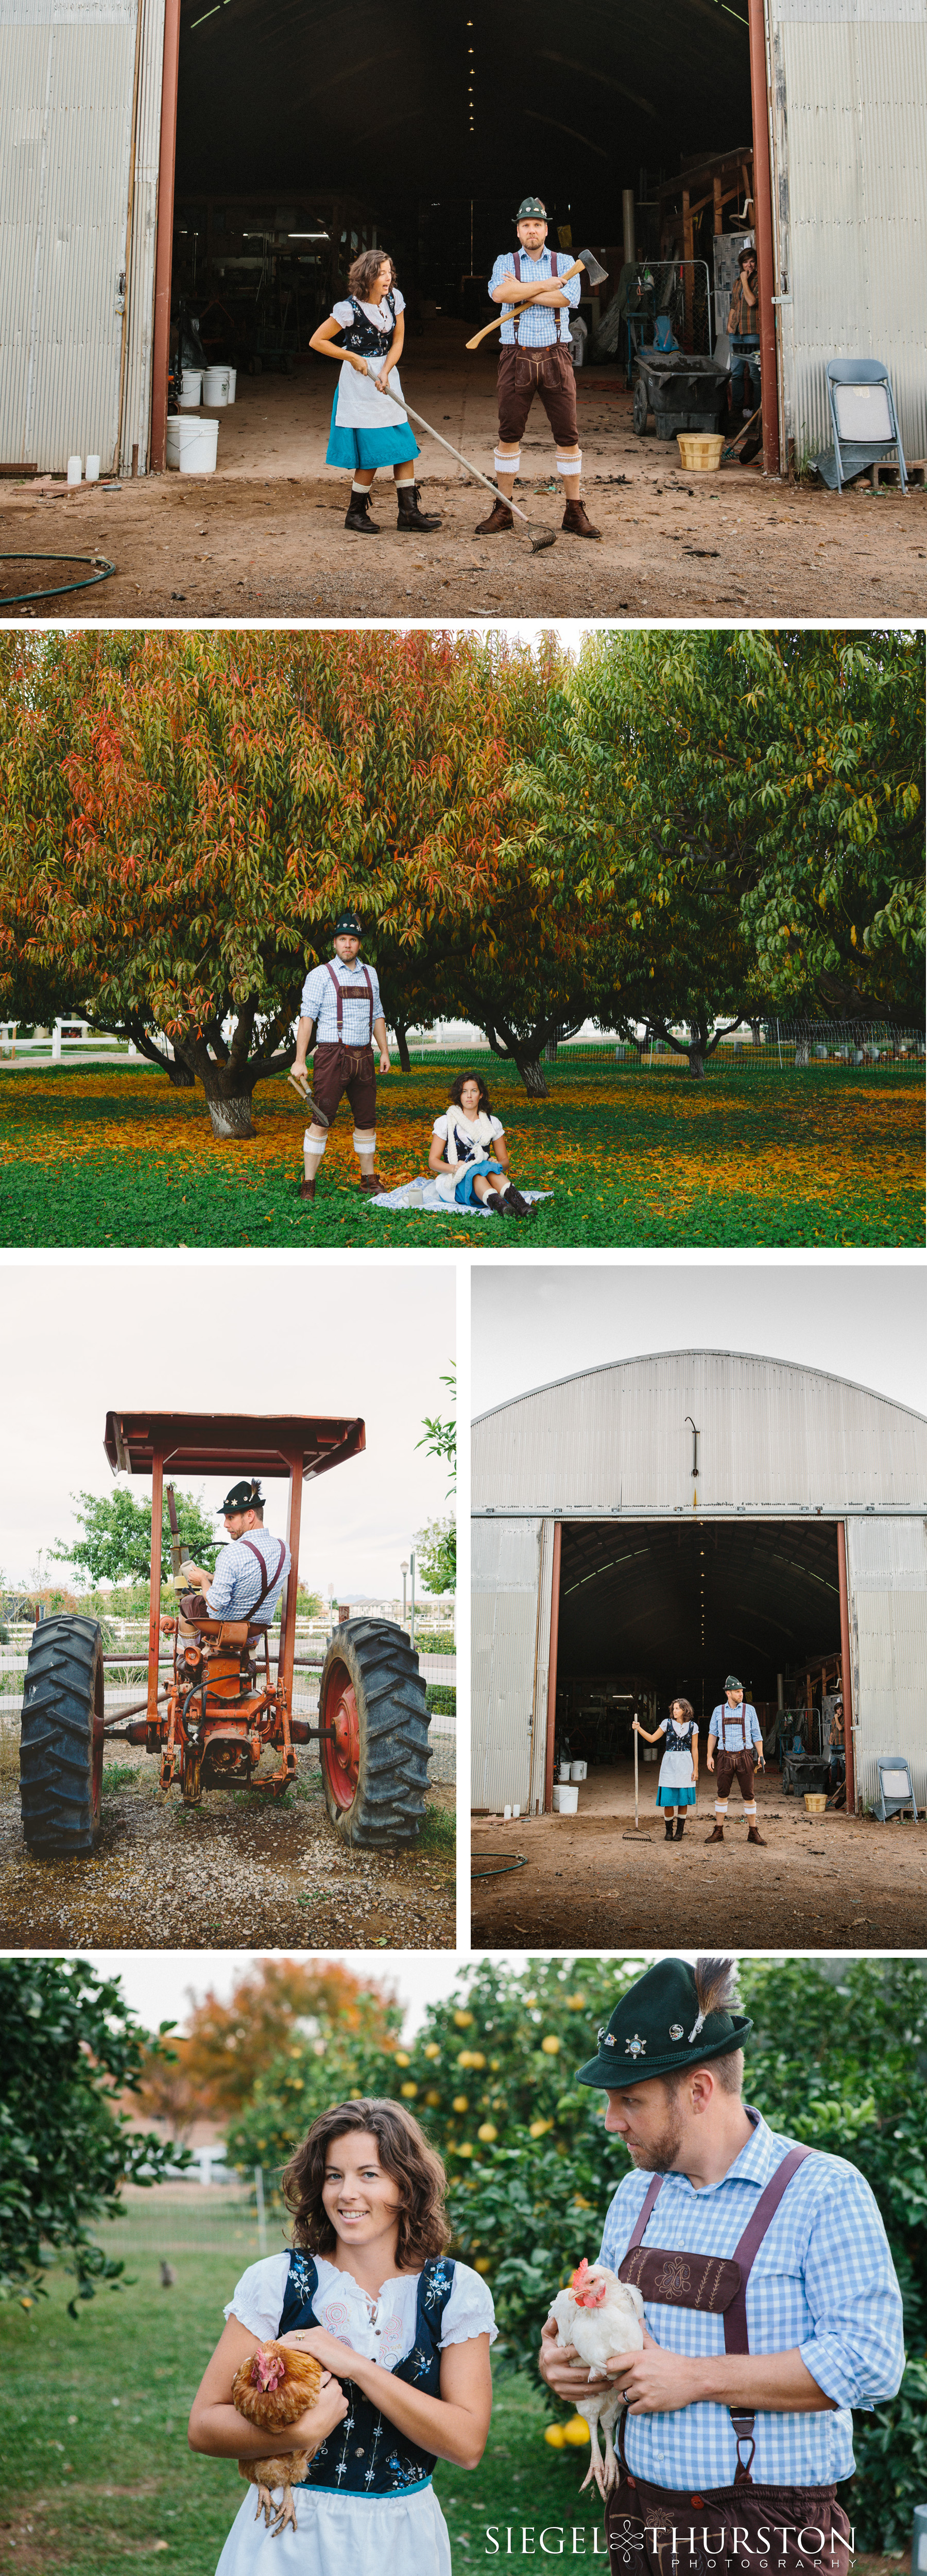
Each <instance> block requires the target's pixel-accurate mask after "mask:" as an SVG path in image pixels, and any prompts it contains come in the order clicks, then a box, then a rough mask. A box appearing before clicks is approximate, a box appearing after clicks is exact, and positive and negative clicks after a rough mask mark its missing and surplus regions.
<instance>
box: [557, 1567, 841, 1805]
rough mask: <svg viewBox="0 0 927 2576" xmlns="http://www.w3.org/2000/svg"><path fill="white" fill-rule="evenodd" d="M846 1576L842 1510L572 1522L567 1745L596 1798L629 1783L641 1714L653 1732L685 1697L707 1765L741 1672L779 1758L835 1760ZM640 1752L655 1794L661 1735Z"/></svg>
mask: <svg viewBox="0 0 927 2576" xmlns="http://www.w3.org/2000/svg"><path fill="white" fill-rule="evenodd" d="M840 1586H841V1554H840V1549H839V1545H838V1526H837V1523H836V1522H834V1521H825V1520H817V1519H816V1520H815V1521H814V1522H813V1523H808V1522H806V1521H804V1520H802V1521H796V1520H783V1521H779V1520H776V1521H773V1520H762V1521H758V1520H748V1519H747V1518H746V1516H745V1517H744V1518H743V1519H742V1520H741V1519H738V1520H737V1521H734V1522H732V1521H730V1520H723V1521H721V1520H718V1521H712V1520H696V1519H695V1518H694V1517H693V1519H692V1521H691V1522H688V1521H687V1522H685V1523H680V1522H679V1521H678V1520H674V1521H656V1520H654V1521H623V1522H621V1523H620V1525H619V1526H617V1527H615V1526H614V1525H611V1526H610V1525H608V1524H603V1523H602V1522H601V1521H569V1522H564V1523H563V1524H562V1531H561V1547H560V1586H559V1615H558V1622H557V1673H556V1737H557V1746H556V1755H557V1758H558V1759H559V1757H560V1754H561V1748H562V1747H564V1746H566V1747H568V1750H569V1756H570V1758H571V1759H572V1760H574V1761H575V1760H583V1761H585V1762H586V1764H587V1766H588V1785H587V1788H586V1790H585V1791H584V1793H583V1802H584V1805H585V1806H586V1807H589V1806H597V1805H599V1806H602V1807H603V1808H608V1807H609V1806H611V1805H614V1804H615V1803H616V1802H617V1800H618V1798H619V1796H622V1797H623V1796H625V1795H626V1792H627V1787H628V1782H629V1779H630V1778H631V1777H632V1775H633V1760H634V1738H633V1732H632V1719H633V1715H634V1712H635V1710H637V1712H638V1713H639V1716H640V1721H641V1725H642V1727H646V1728H647V1730H648V1731H649V1732H653V1730H654V1728H655V1727H656V1725H657V1723H658V1720H659V1719H662V1718H664V1717H665V1716H666V1715H667V1712H668V1706H669V1702H670V1699H671V1698H672V1697H676V1696H679V1697H683V1698H685V1699H688V1700H689V1701H690V1702H691V1705H692V1708H693V1710H694V1712H695V1716H696V1719H697V1722H698V1726H699V1735H700V1748H701V1769H702V1774H703V1775H704V1759H705V1745H706V1738H707V1732H708V1721H709V1719H710V1717H711V1712H712V1709H713V1708H714V1707H715V1706H716V1705H717V1704H718V1702H719V1701H720V1700H721V1699H722V1698H723V1696H724V1681H725V1676H726V1675H727V1673H728V1672H736V1673H737V1675H738V1677H739V1679H740V1680H741V1681H742V1683H743V1686H744V1692H745V1696H746V1698H747V1699H748V1700H751V1701H752V1702H753V1704H754V1706H755V1708H756V1710H757V1715H758V1717H759V1721H760V1725H761V1727H762V1730H763V1738H764V1745H765V1748H766V1756H767V1762H768V1763H769V1765H770V1766H773V1765H775V1764H777V1763H781V1762H782V1761H783V1759H785V1760H786V1762H787V1761H788V1757H789V1754H790V1752H791V1750H792V1748H793V1747H795V1746H800V1747H801V1754H800V1756H799V1764H800V1766H801V1763H802V1758H803V1757H804V1760H805V1761H814V1760H818V1761H822V1762H823V1760H824V1759H825V1757H826V1754H827V1748H828V1742H829V1735H830V1722H831V1714H832V1709H833V1703H834V1700H835V1698H836V1696H837V1693H838V1691H839V1690H840V1687H841V1678H842V1662H841V1591H840ZM645 1756H646V1759H645ZM639 1758H640V1783H641V1796H642V1798H644V1799H645V1800H646V1801H647V1802H648V1803H649V1804H651V1805H652V1803H653V1799H654V1797H655V1795H656V1782H657V1765H658V1762H659V1746H657V1747H656V1748H654V1749H653V1751H652V1752H650V1751H649V1749H648V1748H645V1747H644V1746H643V1745H642V1744H639ZM789 1776H790V1775H789V1772H788V1769H786V1772H785V1774H784V1779H785V1781H786V1782H787V1781H788V1779H789ZM796 1776H798V1777H800V1778H801V1779H805V1778H806V1777H808V1778H810V1774H808V1773H806V1771H805V1769H804V1768H802V1767H800V1768H799V1770H798V1773H797V1775H796Z"/></svg>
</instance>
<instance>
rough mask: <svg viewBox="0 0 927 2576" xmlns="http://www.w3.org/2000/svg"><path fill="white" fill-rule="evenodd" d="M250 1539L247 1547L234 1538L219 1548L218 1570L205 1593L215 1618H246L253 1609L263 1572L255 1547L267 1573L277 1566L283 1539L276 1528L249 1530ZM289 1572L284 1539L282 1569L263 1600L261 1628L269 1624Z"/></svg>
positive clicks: (288, 1560)
mask: <svg viewBox="0 0 927 2576" xmlns="http://www.w3.org/2000/svg"><path fill="white" fill-rule="evenodd" d="M248 1539H249V1542H250V1544H249V1545H248V1546H247V1547H246V1546H245V1542H244V1540H243V1539H240V1538H234V1539H230V1541H229V1544H228V1547H223V1548H220V1551H219V1556H218V1560H217V1564H216V1571H215V1573H214V1575H213V1578H212V1582H211V1584H210V1586H209V1590H208V1592H207V1594H206V1599H207V1602H208V1604H209V1608H210V1610H211V1611H212V1614H213V1617H214V1618H215V1619H247V1618H248V1616H249V1613H250V1612H251V1611H252V1610H253V1608H254V1604H255V1602H256V1600H257V1599H258V1596H259V1593H260V1589H261V1585H262V1583H263V1581H264V1575H263V1574H260V1573H259V1572H258V1568H257V1566H256V1565H255V1562H254V1558H253V1556H252V1554H251V1549H252V1547H256V1548H257V1552H258V1555H259V1557H260V1558H261V1560H262V1563H263V1566H264V1573H265V1574H268V1573H269V1572H270V1569H271V1566H273V1565H276V1562H277V1558H278V1556H279V1555H280V1540H279V1539H278V1538H275V1537H274V1533H273V1530H268V1529H260V1528H258V1529H250V1530H249V1531H248ZM289 1571H290V1551H289V1548H288V1547H287V1545H286V1543H285V1542H284V1546H283V1555H282V1557H281V1560H280V1572H279V1574H278V1575H277V1576H276V1577H275V1580H274V1582H273V1583H272V1584H271V1587H270V1591H269V1592H267V1593H265V1596H264V1599H263V1601H262V1602H261V1607H260V1610H259V1612H258V1615H257V1620H256V1622H255V1625H256V1626H257V1627H258V1628H269V1627H270V1623H271V1620H272V1618H273V1615H274V1611H275V1609H276V1607H277V1603H278V1601H279V1599H280V1595H281V1592H282V1590H283V1586H284V1583H285V1582H286V1578H287V1575H288V1574H289Z"/></svg>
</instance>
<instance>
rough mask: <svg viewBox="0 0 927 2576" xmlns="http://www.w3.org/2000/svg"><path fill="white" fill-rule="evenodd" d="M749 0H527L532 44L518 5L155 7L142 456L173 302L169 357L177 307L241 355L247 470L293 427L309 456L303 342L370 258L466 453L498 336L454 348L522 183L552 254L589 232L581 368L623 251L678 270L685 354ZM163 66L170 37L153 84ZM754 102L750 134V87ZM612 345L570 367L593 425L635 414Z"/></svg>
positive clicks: (466, 0)
mask: <svg viewBox="0 0 927 2576" xmlns="http://www.w3.org/2000/svg"><path fill="white" fill-rule="evenodd" d="M757 5H758V0H630V5H629V6H628V7H625V8H622V9H621V10H619V9H618V8H617V7H616V6H615V5H614V0H593V5H592V7H591V9H590V10H588V11H586V12H585V13H582V15H581V16H580V18H579V19H578V20H577V21H576V22H575V25H574V24H573V23H571V27H570V29H569V31H568V32H567V33H565V32H564V22H563V16H562V12H561V11H559V10H558V9H556V8H555V7H554V5H553V0H539V5H538V6H537V7H536V8H535V10H534V11H533V13H532V18H531V29H530V41H526V28H525V21H524V15H523V12H522V11H521V10H520V9H519V8H518V7H517V6H516V0H496V5H494V6H493V7H492V9H491V10H490V9H489V8H488V7H487V6H485V5H484V0H458V4H457V5H456V6H455V7H454V8H452V9H444V10H440V11H435V10H433V9H430V8H427V7H425V6H423V5H422V0H393V5H392V6H387V8H385V9H381V10H374V9H369V10H365V9H363V8H362V9H361V10H360V11H357V10H356V9H355V10H352V11H350V12H349V11H348V10H347V9H345V8H343V7H336V6H335V5H334V0H278V5H276V6H275V7H273V8H272V9H271V10H270V11H268V10H267V9H266V8H259V6H258V0H208V4H207V5H206V6H205V7H204V5H203V0H168V6H169V13H170V10H171V9H172V8H173V9H174V10H175V11H176V10H178V9H179V42H178V48H177V56H176V64H177V68H176V83H177V100H176V166H175V170H174V174H173V222H172V223H171V222H170V212H171V209H170V199H169V194H168V192H167V190H166V187H165V184H164V170H162V191H161V204H160V211H159V227H160V230H159V245H158V259H159V311H160V314H161V317H162V320H161V326H160V336H159V349H158V358H159V364H158V365H157V366H156V376H158V382H157V383H156V389H155V415H156V419H155V428H154V433H153V462H154V463H155V464H157V463H158V462H159V458H158V434H157V413H158V406H159V394H160V392H161V388H162V387H163V398H164V399H166V370H167V363H168V356H169V347H170V345H171V344H169V341H168V337H167V334H166V327H165V318H166V314H167V310H168V308H169V312H170V332H171V343H172V345H173V348H174V350H175V351H176V347H177V339H178V328H179V324H180V319H181V304H182V303H183V305H184V307H185V311H186V314H187V315H189V316H193V317H194V318H195V319H196V320H197V321H198V322H199V326H200V337H201V341H202V346H203V351H204V355H205V357H206V358H207V360H210V361H213V362H222V363H226V362H229V363H232V364H235V365H236V366H237V369H238V382H239V387H240V393H239V396H238V400H240V402H241V404H242V411H241V414H240V417H239V419H238V421H237V423H236V424H235V431H236V437H238V438H239V439H241V438H242V437H245V436H246V433H247V432H248V427H249V424H250V429H251V430H252V431H253V435H252V436H249V437H248V439H247V446H248V456H249V458H250V460H251V470H253V471H255V472H257V471H261V472H263V473H270V474H273V473H274V472H280V471H287V470H288V469H289V467H290V465H291V464H292V462H293V459H294V457H295V454H296V450H297V447H298V443H299V440H300V437H301V436H302V438H303V440H304V442H305V439H306V435H307V432H308V433H311V441H312V451H313V459H314V458H315V453H316V450H317V449H319V448H320V454H321V455H324V435H323V432H324V427H325V423H326V415H327V411H328V408H329V406H330V403H331V397H332V389H333V370H332V369H331V367H330V366H325V365H323V364H322V363H321V362H319V361H318V360H317V359H316V358H315V357H314V356H312V355H311V354H309V353H308V349H307V343H308V340H309V338H310V336H311V332H312V330H313V329H314V328H315V326H316V323H317V322H318V320H319V319H321V318H322V316H323V315H324V313H325V312H326V311H328V310H330V308H331V303H332V301H333V299H334V295H335V293H336V291H338V290H340V289H343V285H344V281H345V278H346V274H347V269H348V267H349V265H350V261H351V258H352V257H353V256H354V255H355V254H356V252H357V250H358V249H360V248H363V247H368V246H369V247H372V246H382V247H385V248H387V249H389V250H390V251H391V252H392V253H393V255H394V257H395V259H396V262H397V267H398V269H399V276H400V283H401V285H402V288H403V292H404V294H405V296H406V300H407V304H408V307H409V312H408V321H407V358H406V370H407V374H408V372H409V370H410V367H411V368H412V369H413V370H414V374H415V378H416V386H417V390H418V393H419V397H420V401H421V406H422V408H423V409H424V411H425V412H426V414H427V413H428V411H429V400H428V397H429V396H430V397H431V399H432V401H433V402H434V405H435V411H434V412H433V413H432V415H431V416H432V417H435V414H436V425H437V426H439V427H442V428H443V427H444V424H445V423H446V422H447V423H449V424H450V426H449V427H448V428H447V429H445V435H447V436H449V437H450V438H451V439H452V440H454V441H455V443H457V444H459V443H460V438H459V432H460V429H461V427H462V413H463V408H464V405H465V402H466V398H467V389H468V387H469V388H473V389H475V390H477V391H479V390H481V389H482V390H483V391H484V392H485V393H486V394H487V395H489V394H491V390H492V386H493V383H494V352H495V346H496V343H495V341H494V340H493V341H491V342H490V343H488V344H484V346H483V348H482V350H480V351H479V352H477V353H475V355H472V356H468V354H467V351H466V346H465V343H466V340H467V337H468V336H469V335H470V334H472V332H473V330H474V328H475V327H477V326H478V324H479V323H481V322H482V321H484V320H486V319H487V318H489V316H490V314H491V310H492V308H491V306H490V305H489V302H488V299H487V292H486V282H487V278H488V274H489V271H490V269H491V267H492V263H493V260H494V259H495V257H496V256H497V255H498V254H499V253H500V252H501V251H507V250H509V249H513V248H514V246H515V237H514V230H513V221H512V218H513V215H514V211H515V208H516V206H517V204H518V202H519V200H520V198H521V196H522V195H523V194H524V193H525V191H528V190H537V191H538V192H539V193H540V195H541V196H542V197H543V199H544V202H545V204H546V205H547V207H548V209H549V213H550V228H549V235H548V239H549V244H550V246H551V247H552V248H558V249H560V250H561V251H566V252H569V251H570V250H571V249H572V250H573V251H574V252H575V251H576V250H578V249H580V248H581V247H583V246H584V245H586V244H588V245H589V246H590V247H591V248H593V249H594V250H595V251H596V255H597V257H598V258H599V259H600V261H601V263H602V265H603V266H604V267H605V268H606V270H607V283H606V285H605V286H604V287H603V288H602V290H601V294H600V295H599V296H598V297H596V298H595V300H593V299H592V297H591V296H587V297H586V299H585V300H584V302H583V304H582V306H581V308H580V313H581V319H582V320H583V322H584V323H585V324H586V330H587V337H586V339H585V342H584V343H583V344H582V345H583V350H584V356H585V358H586V360H587V361H588V359H589V357H590V356H591V353H592V349H593V343H594V340H595V335H596V332H597V331H598V329H599V327H600V325H601V324H602V323H603V322H604V319H605V315H606V313H607V310H608V308H609V304H610V303H612V304H614V302H615V299H616V297H618V293H619V287H620V280H621V271H622V268H623V267H624V266H625V264H626V257H627V255H628V254H630V257H631V260H632V261H634V260H635V259H636V258H637V254H638V253H640V254H641V257H642V258H643V260H644V261H645V262H648V263H656V262H657V261H659V260H660V259H662V258H667V259H670V260H675V262H676V264H677V267H678V270H679V276H678V281H677V285H678V293H677V296H676V303H675V304H674V307H673V314H674V319H675V322H676V324H677V336H679V338H680V344H681V345H684V346H688V347H690V348H691V349H693V350H700V349H702V348H705V347H708V346H710V345H712V344H713V342H714V340H715V338H716V335H717V329H718V324H719V317H721V314H722V305H723V304H724V302H725V298H726V292H727V271H728V269H732V266H733V265H734V264H736V244H737V242H738V241H739V240H742V239H743V237H744V232H745V229H747V228H749V226H750V224H751V223H752V220H753V205H752V196H753V160H752V140H751V138H752V132H753V122H754V118H753V109H752V101H751V37H750V27H749V24H748V8H749V7H750V6H754V7H756V6H757ZM753 51H754V54H755V52H756V46H755V42H754V47H753ZM169 65H170V47H169V46H166V49H165V67H166V68H165V79H166V81H167V80H168V78H169V77H170V71H169ZM753 79H754V83H755V82H756V79H757V70H756V63H755V62H754V66H753ZM761 108H762V113H763V119H764V144H765V76H764V79H763V86H762V94H761ZM168 121H169V120H168ZM163 131H164V129H163V128H162V133H163ZM162 158H163V154H162ZM165 166H166V165H165ZM717 241H722V242H723V244H724V255H723V259H722V269H723V283H722V287H721V288H720V289H717V287H716V272H717V271H718V255H717V254H716V250H715V244H716V242H717ZM725 262H726V265H725ZM770 292H771V284H770ZM614 318H615V317H614V314H613V322H614ZM626 355H627V335H626V333H625V334H624V336H622V335H621V334H619V335H618V339H617V340H616V345H615V347H614V349H613V350H611V351H610V352H608V353H606V358H605V363H604V364H603V365H602V366H601V367H597V366H595V365H588V363H587V365H586V366H585V368H584V370H583V375H582V382H583V394H584V403H585V404H586V406H587V408H592V409H594V410H595V417H596V423H597V425H598V424H599V416H600V415H602V425H603V426H604V428H605V429H606V430H607V428H608V424H609V422H613V423H614V424H615V425H616V426H617V425H618V424H620V423H623V422H624V417H625V414H627V421H628V425H630V421H631V400H632V398H631V393H630V390H629V388H628V385H627V381H626V364H625V360H626ZM258 369H259V370H260V382H259V390H258V391H257V392H255V391H254V390H252V388H253V386H254V384H255V382H256V372H255V371H256V370H258ZM410 398H411V397H410ZM316 415H318V417H316ZM481 426H482V425H481ZM651 434H652V430H651ZM320 442H321V444H320ZM484 443H485V442H484V441H483V440H482V438H481V445H482V444H484ZM303 453H304V455H305V445H304V449H303ZM674 454H675V450H674ZM436 455H437V457H438V460H439V462H440V451H435V450H432V457H433V458H434V457H435V456H436ZM448 462H449V460H444V463H445V465H447V463H448Z"/></svg>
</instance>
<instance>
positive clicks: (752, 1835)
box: [747, 1825, 766, 1851]
mask: <svg viewBox="0 0 927 2576" xmlns="http://www.w3.org/2000/svg"><path fill="white" fill-rule="evenodd" d="M747 1841H748V1843H762V1846H763V1850H764V1851H765V1849H766V1836H765V1834H761V1833H760V1832H759V1830H758V1828H757V1826H756V1825H751V1826H750V1829H749V1832H748V1834H747Z"/></svg>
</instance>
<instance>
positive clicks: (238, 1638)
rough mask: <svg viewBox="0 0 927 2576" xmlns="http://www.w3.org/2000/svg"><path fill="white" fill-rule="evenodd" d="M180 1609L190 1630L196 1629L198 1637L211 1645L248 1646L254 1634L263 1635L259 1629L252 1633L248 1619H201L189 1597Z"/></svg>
mask: <svg viewBox="0 0 927 2576" xmlns="http://www.w3.org/2000/svg"><path fill="white" fill-rule="evenodd" d="M180 1607H181V1612H182V1614H183V1618H184V1621H185V1623H186V1625H187V1626H188V1627H189V1628H194V1629H195V1630H196V1634H197V1636H198V1637H203V1638H205V1639H208V1640H209V1642H210V1643H211V1644H215V1645H218V1646H246V1645H248V1644H249V1643H250V1639H251V1636H252V1634H256V1635H260V1633H261V1632H260V1630H259V1629H258V1630H255V1631H252V1630H251V1629H250V1628H249V1625H248V1621H247V1619H210V1618H201V1616H200V1614H199V1612H198V1611H197V1609H196V1607H195V1604H194V1602H193V1601H191V1600H190V1599H189V1597H188V1598H187V1599H186V1600H184V1601H182V1602H181V1604H180Z"/></svg>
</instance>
